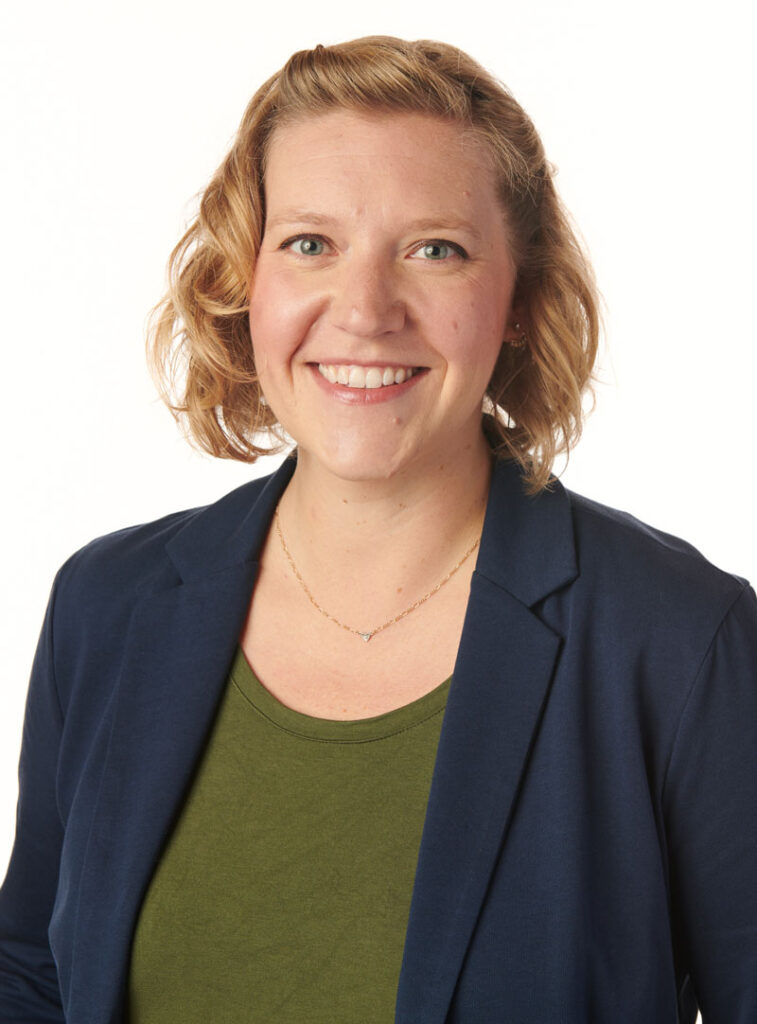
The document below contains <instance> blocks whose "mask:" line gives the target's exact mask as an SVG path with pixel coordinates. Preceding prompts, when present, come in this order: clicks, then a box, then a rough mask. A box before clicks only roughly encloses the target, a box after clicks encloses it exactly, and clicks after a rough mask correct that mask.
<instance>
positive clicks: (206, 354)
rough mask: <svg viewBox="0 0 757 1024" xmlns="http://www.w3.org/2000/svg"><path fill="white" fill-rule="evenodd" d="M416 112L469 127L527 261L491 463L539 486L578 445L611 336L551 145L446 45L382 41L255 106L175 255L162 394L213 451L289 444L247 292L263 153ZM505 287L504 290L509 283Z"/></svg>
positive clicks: (490, 398) (163, 336) (496, 399)
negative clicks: (337, 124) (557, 179)
mask: <svg viewBox="0 0 757 1024" xmlns="http://www.w3.org/2000/svg"><path fill="white" fill-rule="evenodd" d="M338 108H346V109H351V110H358V111H361V110H362V111H378V112H393V111H403V112H414V113H423V114H428V115H431V116H434V117H439V118H443V119H444V120H445V121H452V122H454V123H459V124H460V125H461V126H463V127H464V128H466V129H468V130H471V131H473V132H474V133H475V134H476V135H477V136H478V137H479V138H480V139H482V140H483V141H484V142H485V143H486V145H487V146H488V148H489V151H490V153H491V155H492V157H493V160H494V167H495V174H496V179H495V180H496V183H497V187H498V190H499V198H500V199H501V202H502V204H503V208H504V210H505V211H506V215H507V222H508V225H509V229H510V238H509V242H510V245H511V248H512V252H513V256H514V259H515V263H516V266H517V279H516V288H515V297H514V304H515V307H516V308H517V312H518V320H519V323H520V328H521V331H522V338H521V344H516V345H513V344H507V343H503V345H502V350H501V352H500V355H499V359H498V361H497V364H496V367H495V370H494V373H493V375H492V379H491V381H490V383H489V387H488V389H487V393H486V396H485V414H484V420H485V422H484V426H485V433H486V436H487V439H488V441H489V444H490V445H491V447H492V450H493V451H494V453H495V454H497V455H500V456H504V457H509V458H514V459H517V460H518V462H520V463H521V465H522V466H523V467H524V470H525V476H526V480H527V483H528V486H529V489H530V490H531V491H537V490H539V489H541V488H543V487H545V486H546V485H547V484H548V482H549V479H550V473H551V468H552V465H553V462H554V459H555V458H556V456H557V455H559V454H561V453H563V452H568V451H569V450H570V448H571V447H572V445H573V444H574V443H575V442H576V441H577V440H578V437H579V435H580V432H581V426H582V419H583V404H582V400H583V397H584V394H585V392H586V391H587V389H589V387H590V383H591V372H592V367H593V364H594V359H595V357H596V351H597V343H598V335H599V312H598V296H597V292H596V288H595V285H594V279H593V275H592V271H591V267H590V265H589V263H588V260H587V259H586V257H585V255H584V254H583V252H582V249H581V246H580V244H579V242H578V240H577V238H576V236H575V234H574V232H573V230H572V228H571V226H570V223H569V220H568V216H567V214H566V212H565V210H564V208H563V206H562V204H561V202H560V200H559V198H558V196H557V193H556V191H555V188H554V184H553V180H552V168H551V166H550V164H549V163H548V161H547V159H546V157H545V154H544V148H543V146H542V143H541V140H540V138H539V136H538V135H537V133H536V130H535V128H534V126H533V124H532V123H531V120H530V119H529V117H528V116H527V114H526V113H525V111H524V110H523V109H522V108H521V107H520V105H519V104H518V103H517V102H516V101H515V100H514V99H513V97H512V96H511V95H510V93H509V92H508V91H507V89H506V88H505V87H504V86H503V85H501V84H500V83H499V82H498V81H497V80H496V79H495V78H493V77H492V76H491V75H490V74H489V73H488V72H487V71H485V70H484V69H483V68H482V67H481V66H480V65H479V64H477V63H476V62H475V61H474V60H473V59H472V58H471V57H469V56H468V55H467V54H465V53H463V52H462V51H461V50H458V49H457V48H455V47H453V46H448V45H446V44H444V43H437V42H429V41H427V40H419V41H417V42H406V41H404V40H401V39H395V38H392V37H389V36H370V37H366V38H364V39H356V40H352V41H351V42H347V43H340V44H338V45H336V46H316V47H315V49H313V50H303V51H301V52H299V53H295V54H294V55H293V56H292V57H290V59H289V60H288V61H287V63H286V64H285V65H284V67H283V68H282V69H281V71H279V72H277V73H276V74H275V75H273V76H272V77H271V78H269V79H268V81H267V82H266V83H265V84H264V85H263V86H261V88H260V89H259V90H258V91H257V92H256V93H255V95H254V96H253V97H252V100H251V101H250V103H249V104H248V106H247V109H246V111H245V113H244V117H243V118H242V122H241V125H240V127H239V131H238V132H237V135H236V138H235V140H234V143H233V145H232V147H231V149H230V151H229V153H228V155H227V156H226V158H225V160H224V161H223V163H222V164H221V166H220V167H219V168H218V170H217V171H216V173H215V174H214V176H213V178H212V180H211V181H210V184H209V185H208V187H207V188H206V189H205V191H204V193H203V195H202V197H201V200H200V208H199V213H198V215H197V217H196V218H195V220H194V221H193V222H192V224H191V225H190V227H189V228H188V230H187V231H186V233H185V234H184V236H183V238H182V239H181V240H180V241H179V243H178V245H177V246H176V247H175V249H174V250H173V252H172V253H171V257H170V260H169V264H168V273H169V288H168V292H167V294H166V295H165V297H164V298H163V300H162V301H161V302H160V303H159V304H158V305H157V306H156V307H155V309H154V310H153V315H152V320H151V324H150V329H149V333H148V353H149V357H150V363H151V367H152V369H153V373H154V375H155V378H156V381H157V383H158V386H159V388H160V391H161V395H162V397H163V398H164V400H165V401H166V402H167V404H168V405H169V408H170V409H171V410H172V412H173V413H174V415H175V416H176V417H177V418H178V419H181V420H184V421H185V425H186V429H187V433H188V435H189V437H190V438H191V439H192V440H193V441H194V443H195V444H196V445H197V446H198V447H200V448H201V449H203V450H205V451H207V452H209V453H210V454H212V455H215V456H217V457H220V458H230V459H238V460H241V461H244V462H254V461H255V460H256V459H257V457H258V456H259V455H264V454H270V453H272V452H275V451H281V450H282V449H283V447H284V446H285V445H286V439H285V438H284V436H283V434H282V431H281V429H280V427H279V425H278V423H277V422H276V419H275V417H274V414H273V412H272V410H271V408H270V406H268V405H267V403H266V401H265V398H264V396H263V394H262V391H261V388H260V385H259V381H258V377H257V374H256V372H255V362H254V356H253V346H252V340H251V338H250V331H249V323H248V301H249V295H248V291H249V286H250V281H251V278H252V275H253V273H254V266H255V260H256V256H257V253H258V251H259V248H260V243H261V239H262V236H263V230H264V225H265V196H264V190H263V183H264V176H265V164H266V151H267V147H268V144H269V142H270V138H271V135H272V133H273V132H274V131H275V130H276V129H277V128H278V127H280V126H282V125H285V124H288V123H292V122H295V121H301V120H303V119H305V118H307V117H308V116H313V115H318V114H322V113H325V112H328V111H330V110H333V109H338ZM503 287H504V283H503Z"/></svg>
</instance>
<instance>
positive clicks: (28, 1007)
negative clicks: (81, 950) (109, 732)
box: [0, 573, 64, 1024]
mask: <svg viewBox="0 0 757 1024" xmlns="http://www.w3.org/2000/svg"><path fill="white" fill-rule="evenodd" d="M59 579H60V573H59V574H58V577H56V582H55V584H54V585H53V591H52V595H51V598H50V602H49V604H48V608H47V614H46V616H45V620H44V624H43V627H42V633H41V636H40V640H39V644H38V646H37V652H36V655H35V658H34V663H33V667H32V675H31V682H30V685H29V693H28V697H27V703H26V715H25V719H24V731H23V739H22V746H21V759H20V762H19V798H18V808H17V816H16V838H15V843H14V846H13V851H12V854H11V859H10V864H9V866H8V872H7V875H6V878H5V881H4V883H3V885H2V888H1V889H0V1021H13V1022H14V1024H32V1022H33V1024H53V1022H54V1024H59V1022H62V1021H64V1015H63V1010H62V1008H61V999H60V990H59V986H58V976H57V971H56V966H55V962H54V959H53V955H52V952H51V950H50V945H49V942H48V937H47V931H48V926H49V923H50V917H51V914H52V910H53V904H54V902H55V893H56V888H57V882H58V863H59V858H60V850H61V843H62V838H63V828H62V824H61V819H60V814H59V811H58V806H57V802H56V773H57V761H58V750H59V746H60V738H61V731H62V720H63V716H62V714H61V708H60V703H59V700H58V694H57V690H56V684H55V671H54V664H53V619H54V614H55V612H54V609H55V594H56V591H57V585H58V580H59Z"/></svg>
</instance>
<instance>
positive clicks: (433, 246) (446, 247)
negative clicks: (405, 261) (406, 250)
mask: <svg viewBox="0 0 757 1024" xmlns="http://www.w3.org/2000/svg"><path fill="white" fill-rule="evenodd" d="M413 255H414V256H420V257H422V259H424V260H432V261H433V262H435V263H443V262H444V261H445V260H448V259H450V258H454V257H456V256H457V257H459V258H461V259H466V257H467V253H466V252H465V250H464V249H463V248H462V246H459V245H455V243H454V242H445V241H443V240H442V239H435V238H432V239H431V240H430V241H428V242H422V243H421V245H419V246H418V248H417V249H416V250H415V252H414V253H413Z"/></svg>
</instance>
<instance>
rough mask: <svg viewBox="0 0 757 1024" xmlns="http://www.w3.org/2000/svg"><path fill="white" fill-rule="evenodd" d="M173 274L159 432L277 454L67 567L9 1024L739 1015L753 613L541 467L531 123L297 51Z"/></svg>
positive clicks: (14, 919)
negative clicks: (201, 499)
mask: <svg viewBox="0 0 757 1024" xmlns="http://www.w3.org/2000/svg"><path fill="white" fill-rule="evenodd" d="M170 270H171V286H170V290H169V292H168V294H167V296H166V297H165V299H164V300H163V302H162V303H161V304H160V305H159V306H158V307H157V310H156V314H155V319H154V322H153V328H152V333H151V337H150V354H151V358H152V360H153V363H154V366H155V368H156V373H157V376H158V379H159V381H160V385H161V389H162V391H163V394H164V396H165V397H166V399H167V400H168V402H169V404H170V405H171V407H172V409H173V411H174V413H175V414H176V415H177V417H179V418H182V419H184V420H185V421H186V423H187V426H188V429H189V432H190V434H191V435H192V437H193V438H194V440H195V442H196V443H197V444H199V445H200V447H202V448H204V449H206V450H207V451H210V452H211V453H212V454H214V455H216V456H220V457H225V458H235V459H240V460H243V461H254V460H255V459H256V458H258V457H260V456H261V455H263V454H266V453H267V452H271V451H277V450H281V448H282V447H284V446H287V445H291V446H292V448H293V452H292V453H291V457H290V458H288V459H287V460H286V461H285V462H284V465H283V466H282V468H281V469H279V470H278V472H276V473H275V474H274V475H272V476H271V477H269V478H266V479H263V480H257V481H253V482H252V483H250V484H247V485H245V486H244V487H242V488H240V489H238V490H237V491H235V492H233V493H232V494H230V495H227V496H226V497H224V498H222V499H221V500H220V501H219V502H217V503H216V504H214V505H211V506H209V507H208V508H205V509H200V510H191V511H188V512H179V513H175V514H173V515H170V516H168V517H166V518H165V519H162V520H160V521H159V522H157V523H152V524H147V525H145V526H140V527H136V528H132V529H127V530H123V531H120V532H119V533H116V534H112V535H110V536H108V537H105V538H102V539H100V540H98V541H95V542H93V543H92V544H90V545H88V546H87V547H86V548H84V549H82V551H80V552H78V553H77V554H76V555H74V556H73V557H72V558H71V559H70V560H69V562H67V563H66V565H65V566H64V567H63V568H62V569H61V571H60V573H59V574H58V577H57V579H56V583H55V586H54V589H53V595H52V598H51V602H50V607H49V610H48V614H47V618H46V621H45V626H44V629H43V634H42V638H41V641H40V646H39V649H38V652H37V657H36V660H35V665H34V672H33V677H32V682H31V688H30V694H29V702H28V710H27V722H26V728H25V734H24V746H23V754H22V760H21V778H20V781H21V790H20V792H21V795H20V804H19V817H18V833H17V838H16V844H15V846H14V852H13V857H12V860H11V864H10V867H9V871H8V876H7V878H6V881H5V883H4V886H3V889H2V893H1V894H0V1017H2V1019H3V1020H6V1019H7V1020H40V1021H41V1020H45V1021H64V1020H65V1021H67V1022H69V1024H85V1022H86V1024H119V1022H124V1024H126V1022H128V1024H161V1022H169V1021H170V1022H172V1024H173V1022H176V1021H182V1022H197V1024H200V1022H202V1024H206V1022H207V1021H213V1020H223V1021H225V1022H229V1024H235V1022H240V1024H241V1022H243V1021H244V1022H245V1024H249V1022H261V1024H262V1022H265V1024H269V1022H271V1021H276V1022H277V1024H289V1022H291V1024H295V1022H296V1024H301V1022H302V1021H303V1020H323V1021H326V1020H327V1021H329V1022H332V1024H354V1022H355V1021H360V1022H361V1024H388V1022H390V1021H395V1022H397V1024H419V1022H424V1024H495V1022H496V1024H499V1022H501V1021H503V1020H507V1021H518V1022H523V1024H532V1022H533V1024H550V1022H554V1024H558V1022H560V1024H588V1022H589V1021H603V1022H604V1021H612V1022H614V1024H615V1022H618V1024H623V1022H627V1024H640V1022H644V1024H693V1021H694V1019H695V1017H696V1014H697V1009H698V1008H701V1010H702V1012H703V1017H704V1024H715V1022H718V1021H728V1022H729V1024H747V1022H753V1021H754V1020H756V1019H757V832H755V829H754V828H753V827H750V822H753V821H754V809H755V806H757V601H755V596H754V593H753V592H752V591H751V589H750V588H749V587H748V585H747V584H746V583H745V582H744V581H743V580H740V579H738V578H737V577H732V576H729V575H727V574H725V573H722V572H720V571H719V570H718V569H716V568H714V567H713V566H711V565H709V564H708V563H707V562H706V561H705V560H704V559H703V558H702V557H701V556H700V555H699V554H698V553H697V552H696V551H695V550H694V549H693V548H691V547H690V546H689V545H687V544H686V543H684V542H683V541H679V540H677V539H675V538H673V537H670V536H668V535H666V534H662V533H660V532H658V531H656V530H653V529H652V528H650V527H647V526H644V525H643V524H641V523H638V522H637V521H636V520H634V519H632V518H631V517H629V516H626V515H623V514H621V513H618V512H615V511H613V510H611V509H608V508H604V507H602V506H600V505H597V504H596V503H593V502H590V501H588V500H586V499H584V498H580V497H579V496H577V495H575V494H571V493H569V492H567V491H566V490H565V489H564V488H563V487H562V486H561V485H560V483H559V482H558V481H557V480H556V479H554V477H553V476H552V475H551V466H552V462H553V459H554V457H555V455H556V453H558V452H560V451H562V450H565V449H566V448H568V447H569V446H570V445H571V444H573V443H574V442H575V440H576V439H577V437H578V435H579V433H580V427H581V408H582V400H583V397H584V395H585V392H586V389H587V387H588V384H589V380H590V375H591V369H592V365H593V361H594V355H595V352H596V345H597V332H598V317H597V302H596V295H595V290H594V285H593V281H592V275H591V271H590V269H589V265H588V262H587V260H586V258H585V256H584V255H583V254H582V252H581V250H580V247H579V246H578V244H577V242H576V240H575V238H574V236H573V234H572V232H571V230H570V228H569V226H568V221H567V218H566V215H565V213H564V211H563V210H562V207H561V205H560V202H559V200H558V198H557V195H556V193H555V190H554V186H553V184H552V178H551V170H550V165H549V163H548V162H547V160H546V157H545V155H544V151H543V148H542V146H541V142H540V140H539V137H538V135H537V134H536V132H535V130H534V128H533V125H532V124H531V122H530V120H529V119H528V117H527V115H526V114H525V113H524V111H523V110H522V109H521V108H520V106H519V105H518V104H517V103H516V102H515V100H514V99H513V98H512V96H510V94H509V93H508V92H507V91H506V90H505V89H504V87H503V86H501V85H500V84H499V83H498V82H496V80H494V79H493V78H492V77H491V76H490V75H489V74H488V73H487V72H486V71H484V70H483V69H482V68H481V67H480V66H479V65H477V64H476V63H475V62H474V61H473V60H472V59H471V58H469V57H468V56H467V55H465V54H464V53H462V52H460V51H459V50H457V49H455V48H454V47H450V46H446V45H443V44H440V43H431V42H426V41H421V42H416V43H407V42H404V41H402V40H398V39H392V38H386V37H377V38H368V39H362V40H356V41H354V42H351V43H345V44H341V45H339V46H333V47H320V46H319V47H316V48H315V49H314V50H310V51H304V52H302V53H297V54H295V55H294V56H293V57H292V58H291V59H290V60H289V61H288V63H287V64H286V65H285V67H284V68H282V70H281V71H280V72H278V73H277V74H276V75H274V76H273V77H272V78H271V79H270V80H269V81H268V82H266V83H265V85H264V86H262V88H261V89H260V90H259V92H258V93H257V94H256V95H255V96H254V97H253V99H252V101H251V102H250V105H249V107H248V109H247V111H246V113H245V115H244V118H243V120H242V124H241V126H240V130H239V133H238V136H237V138H236V140H235V142H234V144H233V146H232V148H231V151H230V153H229V155H228V157H227V158H226V160H225V161H224V163H223V164H222V166H221V167H220V168H219V170H218V172H217V173H216V175H215V176H214V178H213V180H212V182H211V184H210V185H209V187H208V189H207V190H206V192H205V194H204V196H203V199H202V203H201V208H200V212H199V215H198V217H197V219H196V221H195V222H194V223H193V225H192V226H191V227H190V229H189V231H188V232H187V234H186V235H185V237H184V238H183V239H182V240H181V242H180V243H179V245H178V246H177V247H176V249H175V250H174V253H173V254H172V257H171V262H170ZM179 371H182V372H179ZM474 554H475V556H476V557H475V558H474V557H473V556H474Z"/></svg>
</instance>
